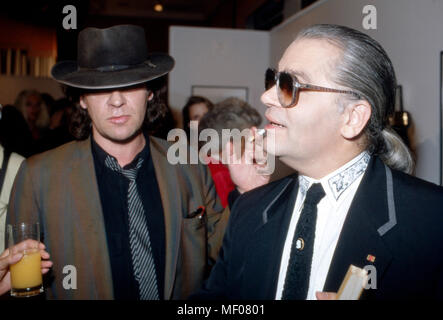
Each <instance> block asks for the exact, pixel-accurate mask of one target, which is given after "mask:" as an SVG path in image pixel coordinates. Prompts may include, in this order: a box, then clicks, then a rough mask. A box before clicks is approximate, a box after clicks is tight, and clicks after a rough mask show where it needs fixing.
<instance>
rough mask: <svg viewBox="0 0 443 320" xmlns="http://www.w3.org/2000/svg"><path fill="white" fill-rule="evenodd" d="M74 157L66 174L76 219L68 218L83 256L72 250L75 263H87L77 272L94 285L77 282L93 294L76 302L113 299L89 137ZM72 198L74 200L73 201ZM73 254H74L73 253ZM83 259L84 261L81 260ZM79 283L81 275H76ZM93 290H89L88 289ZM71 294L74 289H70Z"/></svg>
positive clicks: (81, 143)
mask: <svg viewBox="0 0 443 320" xmlns="http://www.w3.org/2000/svg"><path fill="white" fill-rule="evenodd" d="M77 154H78V157H77V159H76V160H75V161H74V163H73V166H72V172H71V174H70V175H69V176H70V179H71V181H70V182H68V183H70V185H71V186H72V193H73V195H74V197H73V201H72V203H71V205H72V206H74V207H75V208H74V213H76V214H77V216H73V217H72V219H73V220H72V221H71V223H72V225H73V226H75V229H74V230H73V232H74V233H75V234H76V237H78V239H77V241H79V242H78V243H77V245H78V246H82V247H83V248H82V249H83V250H82V252H86V255H84V254H83V255H82V256H78V255H79V253H78V252H80V251H79V250H73V252H74V253H73V254H74V255H77V256H75V257H74V258H75V260H76V261H82V263H86V261H89V262H88V263H87V266H88V268H87V270H83V271H80V270H79V271H80V272H83V273H89V272H91V273H93V274H94V276H93V277H91V276H90V275H87V276H86V277H85V281H87V279H91V278H93V279H95V280H94V284H91V283H79V287H80V286H82V287H83V288H91V290H95V292H93V291H91V292H88V293H87V294H88V296H81V297H78V298H80V299H113V285H112V274H111V265H110V259H109V252H108V246H107V241H106V229H105V225H104V219H103V214H102V208H101V203H100V196H99V193H98V185H97V180H96V174H95V168H94V161H93V158H92V152H91V141H90V138H89V139H87V140H85V141H81V142H78V153H77ZM74 199H75V201H74ZM75 252H77V253H75ZM85 259H88V260H86V261H85ZM79 280H80V281H81V276H79ZM92 287H93V288H92ZM74 291H75V290H74Z"/></svg>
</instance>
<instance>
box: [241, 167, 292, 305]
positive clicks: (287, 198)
mask: <svg viewBox="0 0 443 320" xmlns="http://www.w3.org/2000/svg"><path fill="white" fill-rule="evenodd" d="M297 190H298V181H297V179H296V176H295V175H294V176H290V177H288V178H286V179H284V180H282V182H281V186H279V187H277V188H275V190H274V191H273V192H272V194H269V195H268V196H270V200H267V201H263V202H262V203H270V204H269V205H267V206H266V207H263V208H257V211H258V212H263V214H262V221H261V224H260V225H259V226H258V227H257V229H256V230H255V232H254V233H253V235H252V237H251V239H250V242H249V246H248V248H247V249H246V252H248V256H247V260H246V262H245V267H244V269H243V270H244V271H243V278H244V281H243V282H242V283H243V284H244V285H243V284H242V286H241V290H242V291H243V292H244V294H243V296H250V295H251V293H253V294H254V297H253V298H254V299H259V300H262V299H263V300H273V299H274V298H275V292H276V288H277V281H278V274H279V271H280V261H281V255H282V252H283V247H284V243H285V239H286V233H287V230H288V227H289V222H290V219H291V216H292V211H293V208H294V204H295V200H296V197H297Z"/></svg>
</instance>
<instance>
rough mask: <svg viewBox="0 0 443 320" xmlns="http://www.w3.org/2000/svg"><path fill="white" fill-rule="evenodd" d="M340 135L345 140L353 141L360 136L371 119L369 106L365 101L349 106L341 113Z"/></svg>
mask: <svg viewBox="0 0 443 320" xmlns="http://www.w3.org/2000/svg"><path fill="white" fill-rule="evenodd" d="M343 117H344V118H343V120H344V122H343V125H342V127H341V131H340V132H341V135H342V136H343V137H344V138H345V139H348V140H350V139H354V138H356V137H358V136H359V135H360V133H361V132H362V131H363V129H364V128H365V127H366V124H367V123H368V121H369V119H370V117H371V105H370V104H369V103H368V102H367V101H366V100H359V101H355V102H352V103H351V104H349V105H348V106H347V107H346V108H345V110H344V112H343Z"/></svg>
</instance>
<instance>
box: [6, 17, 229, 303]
mask: <svg viewBox="0 0 443 320" xmlns="http://www.w3.org/2000/svg"><path fill="white" fill-rule="evenodd" d="M173 66H174V60H173V58H172V57H170V56H169V55H167V54H150V53H148V50H147V46H146V39H145V33H144V30H143V29H142V28H141V27H137V26H131V25H120V26H114V27H111V28H107V29H96V28H87V29H85V30H83V31H81V32H80V34H79V39H78V60H77V61H63V62H59V63H57V64H56V65H55V66H54V68H53V69H52V76H53V77H54V78H55V80H57V81H58V82H60V83H62V84H65V85H67V86H69V87H70V88H76V89H77V90H80V92H79V97H80V98H79V106H78V109H77V110H76V114H75V115H74V118H75V119H74V120H75V122H76V127H75V129H76V130H75V131H76V133H77V136H78V138H80V140H79V141H75V142H72V143H68V144H65V145H63V146H61V147H59V148H57V149H54V150H51V151H48V152H46V153H43V154H40V155H37V156H34V157H32V158H30V159H28V160H27V161H25V163H24V164H23V165H22V166H21V168H20V171H19V173H18V176H17V179H16V181H15V185H14V188H13V191H12V196H11V200H10V206H9V210H8V218H7V219H8V223H16V222H20V221H32V220H35V221H39V222H40V224H41V226H42V229H43V233H44V235H43V237H44V239H43V242H44V243H45V245H46V247H47V251H48V252H50V253H51V259H52V261H53V269H52V277H51V279H49V283H48V288H47V290H46V291H47V293H46V295H47V297H48V298H52V299H149V300H156V299H177V298H181V299H184V298H186V297H187V296H188V295H189V294H190V293H191V292H193V291H194V290H196V289H198V288H199V287H200V285H201V284H202V281H203V279H204V277H205V274H207V272H208V266H209V265H210V264H211V262H213V261H214V260H215V258H216V256H217V253H218V249H219V247H220V245H221V240H222V237H223V233H224V228H225V225H226V222H227V219H228V212H226V211H225V212H224V211H223V208H222V206H221V204H220V202H219V200H217V198H216V193H215V188H214V185H213V182H212V180H211V177H210V175H209V174H208V172H207V170H206V169H205V168H204V167H203V166H201V165H171V164H170V163H168V161H167V158H166V155H167V148H168V146H169V145H168V143H167V142H166V141H163V140H160V139H157V138H153V137H150V136H148V135H147V134H146V131H145V130H144V129H143V128H144V125H146V120H148V121H147V122H149V119H147V117H146V114H147V113H148V112H147V110H148V111H150V110H154V109H153V108H158V107H159V106H160V102H159V99H158V92H157V91H156V89H157V80H158V79H159V78H160V77H161V76H164V75H166V74H167V73H168V72H169V71H171V69H172V68H173ZM148 125H149V123H148ZM90 133H92V134H90ZM200 206H203V207H204V208H205V209H204V210H199V211H197V210H198V208H199V207H200ZM196 212H197V213H198V214H194V213H196ZM67 266H70V267H68V268H67ZM72 267H74V268H72ZM67 270H70V271H67ZM72 270H75V272H74V273H73V271H72Z"/></svg>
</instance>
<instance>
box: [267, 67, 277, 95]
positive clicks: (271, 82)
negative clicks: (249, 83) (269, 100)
mask: <svg viewBox="0 0 443 320" xmlns="http://www.w3.org/2000/svg"><path fill="white" fill-rule="evenodd" d="M273 86H275V71H274V70H273V69H268V70H266V73H265V90H269V89H271V88H272V87H273Z"/></svg>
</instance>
